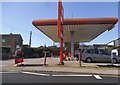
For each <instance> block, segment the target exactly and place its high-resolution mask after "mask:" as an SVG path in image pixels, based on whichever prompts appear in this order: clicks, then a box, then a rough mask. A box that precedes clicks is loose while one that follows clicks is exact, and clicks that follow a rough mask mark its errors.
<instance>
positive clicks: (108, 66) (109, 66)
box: [97, 65, 120, 68]
mask: <svg viewBox="0 0 120 85" xmlns="http://www.w3.org/2000/svg"><path fill="white" fill-rule="evenodd" d="M97 66H99V67H107V68H111V67H114V68H120V66H116V65H97Z"/></svg>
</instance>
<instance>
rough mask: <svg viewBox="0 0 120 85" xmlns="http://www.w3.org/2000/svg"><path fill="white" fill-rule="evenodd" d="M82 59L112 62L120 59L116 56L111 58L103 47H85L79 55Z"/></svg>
mask: <svg viewBox="0 0 120 85" xmlns="http://www.w3.org/2000/svg"><path fill="white" fill-rule="evenodd" d="M81 60H82V61H85V62H88V63H90V62H111V61H112V62H113V63H117V62H119V61H120V59H119V57H118V56H115V57H113V59H111V53H110V52H108V51H107V50H105V49H85V50H84V51H83V52H82V57H81Z"/></svg>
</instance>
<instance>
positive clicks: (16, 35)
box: [0, 33, 23, 41]
mask: <svg viewBox="0 0 120 85" xmlns="http://www.w3.org/2000/svg"><path fill="white" fill-rule="evenodd" d="M11 34H12V33H10V34H0V36H2V37H3V36H11ZM12 35H13V36H15V37H18V36H19V37H20V38H21V39H22V36H21V34H12ZM22 41H23V39H22Z"/></svg>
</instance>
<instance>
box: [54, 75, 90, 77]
mask: <svg viewBox="0 0 120 85" xmlns="http://www.w3.org/2000/svg"><path fill="white" fill-rule="evenodd" d="M52 76H55V77H59V76H63V77H68V76H70V77H77V76H92V75H52Z"/></svg>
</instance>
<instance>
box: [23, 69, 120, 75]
mask: <svg viewBox="0 0 120 85" xmlns="http://www.w3.org/2000/svg"><path fill="white" fill-rule="evenodd" d="M22 72H35V73H40V72H54V73H73V74H87V75H111V76H120V74H106V73H90V72H88V73H84V72H68V71H45V70H39V71H38V70H22Z"/></svg>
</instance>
